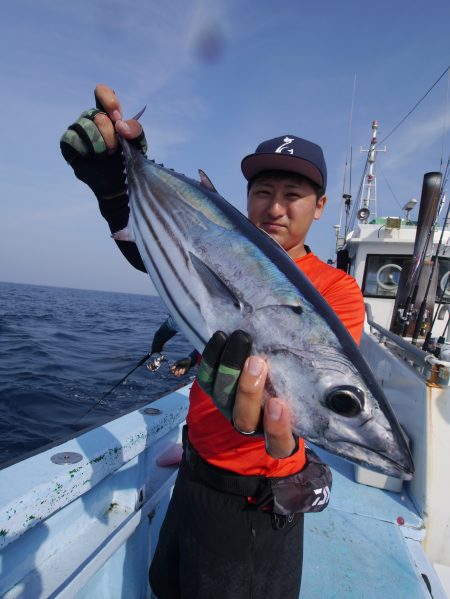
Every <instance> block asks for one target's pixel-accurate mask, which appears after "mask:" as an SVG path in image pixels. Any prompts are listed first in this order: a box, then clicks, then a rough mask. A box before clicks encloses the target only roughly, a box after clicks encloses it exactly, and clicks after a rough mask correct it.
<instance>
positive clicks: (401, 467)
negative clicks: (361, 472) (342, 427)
mask: <svg viewBox="0 0 450 599" xmlns="http://www.w3.org/2000/svg"><path fill="white" fill-rule="evenodd" d="M336 443H342V444H343V445H344V446H345V445H351V446H355V447H360V448H361V449H365V450H366V451H367V452H368V454H369V455H371V454H372V455H373V454H375V455H377V456H379V457H380V458H381V459H382V460H383V461H385V462H388V463H389V464H392V466H393V467H394V468H395V471H396V472H395V474H397V475H398V476H397V478H402V479H403V480H411V479H412V477H413V475H414V464H413V461H412V458H411V455H410V454H409V450H408V453H407V454H406V455H405V459H404V463H401V462H399V461H397V460H395V459H394V458H392V457H390V456H389V455H387V454H386V453H384V452H382V451H379V450H377V449H374V448H373V447H370V446H368V445H364V444H363V443H357V442H353V441H352V442H349V441H345V440H344V439H342V440H340V441H336ZM342 457H346V456H344V455H342ZM347 459H349V460H351V461H352V462H356V463H358V464H360V465H361V466H364V468H368V469H369V470H374V471H375V472H380V471H383V470H384V472H383V474H387V475H388V476H395V475H394V474H393V472H391V471H389V470H388V468H383V467H382V466H380V465H378V464H373V465H371V464H369V463H367V461H364V460H363V459H358V458H357V457H353V456H352V457H347Z"/></svg>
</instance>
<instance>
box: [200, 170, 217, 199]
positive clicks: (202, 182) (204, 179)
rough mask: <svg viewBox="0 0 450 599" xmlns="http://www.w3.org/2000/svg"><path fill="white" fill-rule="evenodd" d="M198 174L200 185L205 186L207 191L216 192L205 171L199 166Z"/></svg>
mask: <svg viewBox="0 0 450 599" xmlns="http://www.w3.org/2000/svg"><path fill="white" fill-rule="evenodd" d="M198 175H199V177H200V185H201V186H202V187H205V188H206V189H209V191H213V192H214V193H218V192H217V189H216V188H215V187H214V184H213V182H212V181H211V179H210V178H209V177H208V175H207V174H206V173H205V171H202V169H201V168H199V169H198Z"/></svg>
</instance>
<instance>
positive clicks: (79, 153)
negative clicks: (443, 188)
mask: <svg viewBox="0 0 450 599" xmlns="http://www.w3.org/2000/svg"><path fill="white" fill-rule="evenodd" d="M101 112H102V111H101V110H99V109H98V108H91V109H89V110H85V111H84V112H83V113H82V114H81V115H80V117H79V119H78V120H77V121H76V122H75V123H73V124H72V125H70V127H69V128H68V129H67V131H65V132H64V133H63V135H62V137H61V141H60V147H61V153H62V155H63V157H64V159H65V160H66V161H67V162H68V163H69V164H70V166H71V167H72V168H73V170H74V173H75V176H76V177H77V178H78V179H80V181H83V182H84V183H86V185H88V186H89V187H90V188H91V189H92V191H93V192H94V194H95V195H96V197H97V200H98V202H99V207H100V212H101V214H102V216H103V217H104V218H105V219H106V220H107V221H108V224H109V227H110V229H111V232H112V233H114V232H116V231H120V230H121V229H123V228H124V227H126V226H127V224H128V217H129V213H130V209H129V207H128V195H127V187H126V183H125V173H124V164H123V157H122V151H121V150H120V149H118V150H117V152H115V153H114V154H109V153H108V149H107V147H106V144H105V142H104V140H103V137H102V135H101V133H100V131H99V130H98V128H97V126H96V124H95V122H94V118H95V116H96V115H97V114H99V113H101ZM130 143H133V144H134V145H136V146H137V147H138V148H139V149H140V150H141V151H142V153H144V154H145V152H146V151H147V142H146V139H145V135H144V132H143V131H142V133H141V134H140V135H139V137H137V138H136V139H134V140H132V141H130Z"/></svg>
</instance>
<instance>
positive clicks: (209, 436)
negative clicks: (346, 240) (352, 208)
mask: <svg viewBox="0 0 450 599" xmlns="http://www.w3.org/2000/svg"><path fill="white" fill-rule="evenodd" d="M295 263H296V264H297V266H298V267H299V268H300V270H301V271H302V272H303V273H304V274H305V275H306V276H307V277H308V279H309V280H310V281H311V283H312V284H313V285H314V287H315V288H316V289H317V290H318V291H319V292H320V293H321V295H322V296H323V297H324V298H325V299H326V300H327V302H328V303H329V304H330V306H331V307H332V308H333V310H334V311H335V312H336V314H337V316H339V318H340V319H341V321H342V323H343V324H344V325H345V326H346V328H347V329H348V331H349V333H350V334H351V335H352V337H353V339H354V340H355V341H356V343H358V344H359V341H360V339H361V335H362V330H363V325H364V302H363V297H362V293H361V291H360V289H359V287H358V285H357V283H356V281H355V279H354V278H353V277H351V276H349V275H347V274H346V273H344V272H343V271H342V270H338V269H336V268H333V267H332V266H330V265H329V264H326V263H325V262H322V260H319V258H317V256H315V255H314V254H313V253H312V252H310V253H309V254H307V255H306V256H302V257H301V258H298V259H297V260H295ZM186 421H187V424H188V427H189V440H190V442H191V443H192V445H193V446H194V447H195V449H196V450H197V451H198V453H199V454H200V455H201V456H202V458H203V459H204V460H206V461H207V462H209V463H210V464H213V465H214V466H218V467H219V468H224V469H225V470H230V471H232V472H237V473H238V474H243V475H246V476H289V475H291V474H294V473H296V472H299V471H300V470H301V469H302V468H303V466H304V465H305V445H304V441H303V439H299V450H298V451H297V452H296V453H295V454H294V455H292V456H291V457H289V458H284V459H274V458H272V457H270V456H269V455H268V454H267V452H266V450H265V447H264V439H263V438H262V437H246V436H244V435H241V434H240V433H238V432H237V431H235V429H234V428H233V426H232V424H231V423H230V422H229V421H228V419H227V418H226V417H225V416H223V414H222V413H221V412H220V411H219V410H218V409H217V408H216V406H215V405H214V403H213V401H212V399H211V398H210V397H209V396H208V395H207V394H206V393H205V392H204V391H203V390H202V389H201V388H200V387H199V385H198V383H197V381H195V382H194V384H193V386H192V389H191V393H190V406H189V412H188V415H187V418H186Z"/></svg>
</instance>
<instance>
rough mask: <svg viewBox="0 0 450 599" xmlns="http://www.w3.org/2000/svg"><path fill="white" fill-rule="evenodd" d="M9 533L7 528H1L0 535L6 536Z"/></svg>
mask: <svg viewBox="0 0 450 599" xmlns="http://www.w3.org/2000/svg"><path fill="white" fill-rule="evenodd" d="M7 534H8V531H7V530H5V529H4V528H0V537H3V538H4V537H6V535H7Z"/></svg>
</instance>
